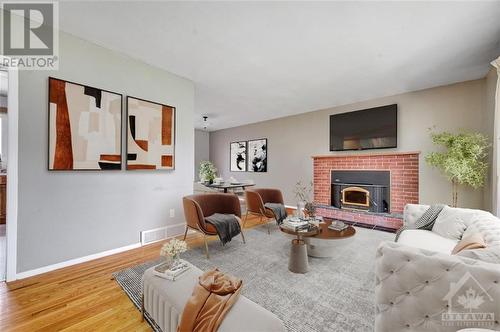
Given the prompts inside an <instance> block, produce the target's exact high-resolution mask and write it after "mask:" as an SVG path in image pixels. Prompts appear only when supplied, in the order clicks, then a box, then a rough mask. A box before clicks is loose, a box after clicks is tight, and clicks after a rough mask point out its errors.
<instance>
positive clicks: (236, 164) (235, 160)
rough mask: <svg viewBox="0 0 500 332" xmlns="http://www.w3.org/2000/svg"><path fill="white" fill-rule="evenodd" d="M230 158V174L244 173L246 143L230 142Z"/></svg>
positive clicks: (245, 166) (245, 167)
mask: <svg viewBox="0 0 500 332" xmlns="http://www.w3.org/2000/svg"><path fill="white" fill-rule="evenodd" d="M230 146H231V148H230V150H231V152H230V154H229V158H230V163H231V166H230V171H231V172H246V170H247V142H246V141H241V142H232V143H231V145H230Z"/></svg>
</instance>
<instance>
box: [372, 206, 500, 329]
mask: <svg viewBox="0 0 500 332" xmlns="http://www.w3.org/2000/svg"><path fill="white" fill-rule="evenodd" d="M427 208H428V206H425V205H414V204H410V205H407V206H406V207H405V211H404V223H405V225H409V226H410V227H411V226H412V225H413V224H414V223H415V221H416V220H417V219H418V218H419V217H420V216H421V215H422V214H423V213H424V212H425V211H426V209H427ZM455 211H456V212H459V213H458V214H457V215H458V217H457V218H459V219H461V220H462V221H464V222H465V224H466V229H465V232H466V233H469V234H470V233H480V234H481V235H482V236H483V238H484V239H485V242H486V244H487V246H488V248H495V250H496V248H497V246H500V219H498V218H496V217H494V216H493V215H491V214H490V213H488V212H485V211H480V210H471V209H456V210H455ZM465 232H464V233H465ZM457 242H458V240H456V239H451V238H446V237H443V236H441V235H438V234H436V233H435V232H432V231H425V230H415V229H411V230H405V231H404V232H403V233H402V234H401V236H400V238H399V241H398V242H397V243H395V242H383V243H381V245H380V246H379V248H378V249H377V253H376V271H375V275H376V286H375V296H376V316H375V317H376V318H375V331H377V332H392V331H412V332H420V331H422V332H427V331H428V332H431V331H432V332H434V331H446V332H448V331H449V332H451V331H457V330H460V329H463V328H466V327H482V328H488V329H491V330H500V324H499V321H500V264H496V263H490V262H484V261H481V260H477V259H471V258H467V257H462V256H460V255H452V254H451V251H452V249H453V248H454V246H455V245H456V243H457ZM470 289H472V290H475V291H476V294H477V295H480V296H481V299H480V300H479V301H476V302H474V303H473V304H472V305H471V306H469V309H468V310H466V309H464V308H463V305H461V304H460V301H459V297H460V296H463V295H467V294H468V293H467V291H468V290H470ZM476 298H477V297H476ZM462 303H464V302H463V301H462ZM469 303H472V302H469ZM464 313H486V314H491V315H487V316H471V315H468V316H464V315H463V314H464ZM453 314H462V315H461V316H459V315H453ZM479 318H484V320H480V319H479Z"/></svg>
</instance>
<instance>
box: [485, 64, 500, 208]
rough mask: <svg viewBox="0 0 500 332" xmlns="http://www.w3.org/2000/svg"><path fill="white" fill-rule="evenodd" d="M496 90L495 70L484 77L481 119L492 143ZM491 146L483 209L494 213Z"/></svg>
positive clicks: (494, 175)
mask: <svg viewBox="0 0 500 332" xmlns="http://www.w3.org/2000/svg"><path fill="white" fill-rule="evenodd" d="M496 90H497V71H496V69H493V68H492V69H491V70H490V71H489V73H488V75H487V76H486V77H485V107H486V112H485V117H484V119H483V124H484V128H485V130H486V131H488V132H490V133H491V134H490V137H491V138H492V141H493V137H494V135H493V130H494V123H495V95H496ZM493 160H494V158H493V146H492V147H491V149H490V155H489V158H488V161H489V163H490V165H491V167H490V169H489V170H488V181H487V182H486V186H485V188H484V189H485V190H484V208H485V209H487V210H489V211H493V212H494V211H495V206H496V203H494V202H493V197H494V194H493V191H494V190H496V186H495V185H493V183H494V182H495V178H496V172H494V171H493V168H494V167H495V162H494V161H493Z"/></svg>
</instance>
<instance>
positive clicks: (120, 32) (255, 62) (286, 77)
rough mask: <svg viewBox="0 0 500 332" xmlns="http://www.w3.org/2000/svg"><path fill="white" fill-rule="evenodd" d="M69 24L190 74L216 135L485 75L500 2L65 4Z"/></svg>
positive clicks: (497, 33)
mask: <svg viewBox="0 0 500 332" xmlns="http://www.w3.org/2000/svg"><path fill="white" fill-rule="evenodd" d="M59 17H60V27H61V29H62V30H65V31H68V32H70V33H72V34H74V35H77V36H80V37H82V38H84V39H87V40H90V41H92V42H95V43H96V44H99V45H103V46H105V47H107V48H111V49H114V50H116V51H120V52H123V53H125V54H128V55H130V56H132V57H134V58H137V59H141V60H143V61H145V62H146V63H149V64H152V65H155V66H158V67H161V68H164V69H166V70H168V71H170V72H173V73H176V74H177V75H180V76H183V77H186V78H189V79H191V80H193V81H194V82H195V84H196V93H195V113H196V114H197V115H196V120H197V123H196V125H197V126H201V116H202V115H208V116H209V121H210V123H211V127H210V129H211V130H217V129H222V128H228V127H234V126H238V125H242V124H247V123H253V122H258V121H263V120H267V119H272V118H278V117H283V116H287V115H292V114H298V113H304V112H308V111H313V110H318V109H324V108H328V107H333V106H337V105H342V104H348V103H352V102H357V101H362V100H368V99H372V98H377V97H382V96H388V95H394V94H398V93H403V92H407V91H414V90H420V89H425V88H429V87H434V86H439V85H445V84H450V83H454V82H459V81H465V80H471V79H477V78H482V77H484V76H485V75H486V73H487V71H488V70H489V62H490V61H492V60H493V59H494V58H495V57H497V56H499V55H500V20H499V19H498V17H500V2H498V1H493V2H489V1H488V2H479V1H475V2H422V1H420V2H144V1H141V2H120V3H119V5H118V3H117V2H103V1H100V2H88V1H85V2H60V15H59Z"/></svg>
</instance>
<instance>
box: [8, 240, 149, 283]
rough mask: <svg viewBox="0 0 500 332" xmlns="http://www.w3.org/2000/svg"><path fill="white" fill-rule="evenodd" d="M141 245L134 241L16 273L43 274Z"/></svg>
mask: <svg viewBox="0 0 500 332" xmlns="http://www.w3.org/2000/svg"><path fill="white" fill-rule="evenodd" d="M139 247H141V243H140V242H138V243H134V244H129V245H127V246H124V247H120V248H115V249H110V250H106V251H102V252H98V253H95V254H92V255H88V256H83V257H79V258H74V259H70V260H67V261H64V262H59V263H56V264H51V265H47V266H42V267H39V268H37V269H33V270H28V271H24V272H20V273H17V274H16V279H17V280H19V279H24V278H28V277H32V276H36V275H39V274H42V273H47V272H50V271H54V270H58V269H62V268H63V267H68V266H71V265H76V264H80V263H85V262H88V261H91V260H94V259H98V258H101V257H105V256H110V255H113V254H118V253H120V252H123V251H127V250H132V249H135V248H139Z"/></svg>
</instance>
